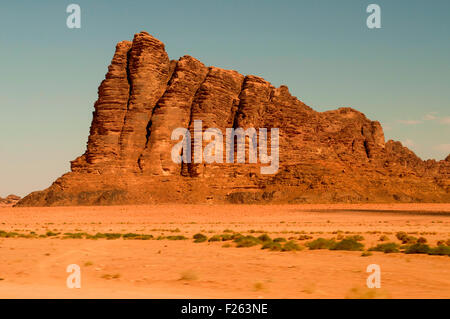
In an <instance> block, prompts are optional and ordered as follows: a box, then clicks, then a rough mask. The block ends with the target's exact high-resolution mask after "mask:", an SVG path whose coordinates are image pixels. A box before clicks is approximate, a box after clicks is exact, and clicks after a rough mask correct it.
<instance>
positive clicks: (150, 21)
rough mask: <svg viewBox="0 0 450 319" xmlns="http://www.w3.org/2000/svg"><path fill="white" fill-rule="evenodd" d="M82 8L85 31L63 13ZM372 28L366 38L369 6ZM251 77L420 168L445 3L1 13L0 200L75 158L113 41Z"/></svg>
mask: <svg viewBox="0 0 450 319" xmlns="http://www.w3.org/2000/svg"><path fill="white" fill-rule="evenodd" d="M70 3H77V4H79V5H80V6H81V10H82V12H81V14H82V22H81V24H82V25H81V29H78V30H75V29H68V28H67V27H66V18H67V15H68V14H67V13H66V7H67V5H69V4H70ZM370 3H377V4H379V5H380V6H381V9H382V29H379V30H369V29H368V28H367V27H366V18H367V16H368V14H367V13H366V7H367V5H368V4H370ZM141 30H146V31H148V32H149V33H151V34H152V35H154V36H156V37H157V38H159V39H160V40H162V41H163V42H164V43H165V44H166V49H167V51H168V53H169V56H170V57H171V58H173V59H177V58H178V57H180V56H182V55H184V54H189V55H192V56H194V57H196V58H198V59H200V60H201V61H202V62H204V63H205V64H207V65H215V66H218V67H223V68H230V69H234V70H237V71H239V72H241V73H243V74H256V75H259V76H262V77H264V78H265V79H267V80H268V81H270V82H272V83H273V84H274V85H276V86H278V85H281V84H286V85H288V86H289V88H290V90H291V92H292V93H293V94H294V95H296V96H297V97H298V98H299V99H300V100H302V101H304V102H305V103H307V104H308V105H310V106H311V107H313V108H314V109H316V110H319V111H323V110H328V109H334V108H337V107H341V106H350V107H354V108H356V109H358V110H360V111H362V112H364V113H365V114H366V115H367V116H368V117H369V118H370V119H372V120H379V121H380V122H381V123H382V124H383V126H384V128H385V135H386V139H395V140H400V141H403V142H405V143H406V145H408V147H410V148H411V149H412V150H413V151H414V152H416V154H418V155H419V156H420V157H422V158H423V159H428V158H435V159H443V158H444V157H445V156H446V155H447V154H448V153H450V139H449V136H450V63H449V62H450V41H449V38H450V1H448V0H433V1H422V0H420V1H419V0H408V1H406V0H395V1H380V0H371V1H363V0H343V1H336V0H308V1H306V0H305V1H299V0H293V1H283V0H280V1H274V0H272V1H267V0H255V1H253V0H252V1H250V0H238V1H234V0H227V1H215V0H205V1H203V0H202V1H196V0H192V1H185V0H180V1H148V0H146V1H144V0H143V1H133V0H131V1H106V0H95V1H92V0H91V1H81V0H73V1H62V0H58V1H21V0H16V1H8V2H6V1H2V2H1V4H0V35H1V36H0V43H1V44H0V45H1V49H0V65H1V76H0V91H1V94H0V108H1V113H0V114H1V116H0V196H3V197H4V196H6V195H7V194H9V193H16V194H18V195H25V194H27V193H29V192H31V191H34V190H38V189H42V188H45V187H47V186H49V185H50V184H51V182H52V181H53V180H55V179H56V178H57V177H58V176H60V175H62V174H63V173H65V172H67V171H69V161H70V160H73V159H74V158H76V157H77V156H78V155H80V154H82V153H83V152H84V151H85V147H86V141H87V137H88V133H89V126H90V123H91V119H92V114H91V113H92V111H93V104H94V102H95V100H96V98H97V87H98V85H99V84H100V82H101V81H102V79H103V78H104V75H105V73H106V71H107V66H108V64H109V62H110V60H111V58H112V55H113V53H114V47H115V44H116V42H118V41H121V40H126V39H128V40H131V39H132V38H133V35H134V33H136V32H139V31H141Z"/></svg>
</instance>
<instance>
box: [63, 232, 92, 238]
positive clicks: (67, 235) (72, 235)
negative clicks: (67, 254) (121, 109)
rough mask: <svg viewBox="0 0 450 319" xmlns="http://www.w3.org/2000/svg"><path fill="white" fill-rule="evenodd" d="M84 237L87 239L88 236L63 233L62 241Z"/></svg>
mask: <svg viewBox="0 0 450 319" xmlns="http://www.w3.org/2000/svg"><path fill="white" fill-rule="evenodd" d="M84 236H86V238H88V236H89V235H88V234H86V233H64V237H63V238H64V239H68V238H70V239H82V238H83V237H84Z"/></svg>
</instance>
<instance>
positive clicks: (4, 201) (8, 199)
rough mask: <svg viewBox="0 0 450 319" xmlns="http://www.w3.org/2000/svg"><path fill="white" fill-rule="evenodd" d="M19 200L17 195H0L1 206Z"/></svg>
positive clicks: (13, 203) (10, 204)
mask: <svg viewBox="0 0 450 319" xmlns="http://www.w3.org/2000/svg"><path fill="white" fill-rule="evenodd" d="M19 200H20V197H19V196H17V195H8V196H6V198H1V197H0V207H1V206H13V205H15V204H16V203H17V202H18V201H19Z"/></svg>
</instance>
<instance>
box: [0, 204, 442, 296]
mask: <svg viewBox="0 0 450 319" xmlns="http://www.w3.org/2000/svg"><path fill="white" fill-rule="evenodd" d="M0 230H2V231H4V232H17V233H20V234H30V233H31V234H33V236H34V237H33V236H32V238H20V237H18V236H15V237H12V238H5V237H2V238H0V256H1V260H0V279H1V280H0V298H449V297H450V258H449V257H448V256H430V255H418V254H404V253H392V254H385V253H383V252H373V254H372V255H371V256H367V257H363V256H361V254H362V252H361V251H331V250H308V249H307V248H305V249H303V250H301V251H286V252H280V251H267V250H262V249H261V246H254V247H249V248H237V247H235V245H234V244H233V242H231V241H227V242H202V243H194V242H193V239H192V236H193V235H194V234H196V233H202V234H205V235H206V236H208V237H211V236H213V235H216V234H223V233H224V230H225V231H233V232H240V233H241V234H244V235H247V234H252V235H254V236H258V235H261V234H263V233H267V234H268V235H269V236H271V237H272V238H275V237H285V238H286V239H289V238H293V239H295V240H296V242H297V243H298V244H299V245H301V246H304V243H306V242H308V241H309V240H311V239H309V240H298V237H299V236H300V234H306V235H308V236H311V237H312V238H314V239H315V238H318V237H323V238H334V237H336V236H338V235H339V234H343V235H347V234H349V235H356V234H359V235H361V236H363V237H364V240H363V241H362V243H363V244H364V245H365V248H366V249H367V248H369V247H372V246H375V245H376V244H378V243H380V242H379V238H380V236H381V235H386V236H387V237H389V241H392V242H399V241H398V240H397V239H396V238H395V234H396V232H399V231H404V232H407V233H410V234H412V236H417V237H419V236H422V237H424V238H426V239H427V240H428V244H429V245H430V246H436V242H437V241H438V240H448V239H450V204H392V205H390V204H380V205H378V204H356V205H346V204H336V205H280V206H272V205H267V206H258V205H223V206H210V205H153V206H114V207H51V208H11V207H9V208H0ZM49 231H50V232H52V233H54V234H58V233H59V235H53V234H51V235H49V236H47V235H45V234H46V233H47V232H49ZM32 232H34V233H32ZM77 232H85V233H89V234H96V233H98V232H100V233H121V234H125V233H138V234H151V235H153V236H154V239H151V240H126V239H123V238H119V239H114V240H108V239H104V238H100V239H97V240H93V239H86V238H83V239H64V238H63V237H64V235H63V234H64V233H77ZM39 235H42V236H41V237H39ZM158 236H185V237H186V238H187V239H185V240H168V239H167V238H162V239H161V240H156V238H157V237H158ZM227 244H228V245H227ZM224 245H225V247H223V246H224ZM227 246H231V247H227ZM69 264H77V265H79V266H80V267H81V288H80V289H76V288H75V289H69V288H67V286H66V279H67V277H68V275H69V273H67V272H66V267H67V266H68V265H69ZM369 264H378V265H379V266H380V267H381V288H380V289H369V288H367V287H366V279H367V277H368V276H369V274H368V273H367V272H366V268H367V266H368V265H369Z"/></svg>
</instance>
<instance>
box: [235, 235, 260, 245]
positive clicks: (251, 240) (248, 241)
mask: <svg viewBox="0 0 450 319" xmlns="http://www.w3.org/2000/svg"><path fill="white" fill-rule="evenodd" d="M234 242H235V243H236V244H237V245H236V247H239V248H241V247H252V246H256V245H258V244H260V243H261V241H260V240H259V239H258V238H256V237H254V236H250V235H249V236H243V237H240V238H236V239H235V240H234Z"/></svg>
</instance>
